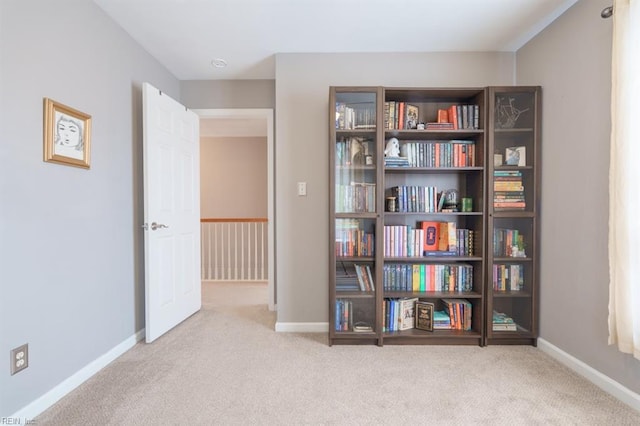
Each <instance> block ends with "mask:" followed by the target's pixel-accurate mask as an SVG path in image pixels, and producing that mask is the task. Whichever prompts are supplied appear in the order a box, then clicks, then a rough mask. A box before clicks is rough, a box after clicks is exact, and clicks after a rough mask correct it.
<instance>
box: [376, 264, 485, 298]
mask: <svg viewBox="0 0 640 426" xmlns="http://www.w3.org/2000/svg"><path fill="white" fill-rule="evenodd" d="M382 270H383V276H382V279H383V281H382V287H383V289H384V290H385V291H416V292H424V291H443V292H462V291H473V265H469V264H462V263H458V264H392V263H387V264H385V265H384V266H383V268H382Z"/></svg>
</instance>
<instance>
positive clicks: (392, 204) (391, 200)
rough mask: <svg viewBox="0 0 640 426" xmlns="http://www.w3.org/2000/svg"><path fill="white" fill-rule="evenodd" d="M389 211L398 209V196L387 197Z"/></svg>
mask: <svg viewBox="0 0 640 426" xmlns="http://www.w3.org/2000/svg"><path fill="white" fill-rule="evenodd" d="M387 211H388V212H392V213H393V212H395V211H396V197H387Z"/></svg>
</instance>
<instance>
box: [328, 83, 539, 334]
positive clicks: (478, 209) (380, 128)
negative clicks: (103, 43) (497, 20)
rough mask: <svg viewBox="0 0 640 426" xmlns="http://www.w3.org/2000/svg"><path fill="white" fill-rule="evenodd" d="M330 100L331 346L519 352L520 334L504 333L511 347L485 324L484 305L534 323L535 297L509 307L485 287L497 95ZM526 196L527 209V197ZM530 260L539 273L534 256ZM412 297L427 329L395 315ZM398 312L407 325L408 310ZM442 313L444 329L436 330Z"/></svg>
mask: <svg viewBox="0 0 640 426" xmlns="http://www.w3.org/2000/svg"><path fill="white" fill-rule="evenodd" d="M329 92H330V93H329V116H330V123H329V135H330V136H329V138H330V147H329V150H330V151H329V158H330V167H331V170H330V203H329V218H330V224H329V225H330V226H329V229H330V242H331V247H330V253H329V263H330V264H329V270H330V274H329V275H330V281H329V314H330V317H329V318H330V319H329V344H378V345H383V344H470V345H485V344H487V343H507V342H509V343H526V341H525V340H522V339H521V338H522V337H524V335H523V334H522V333H523V332H522V330H520V331H517V332H514V333H517V334H518V338H519V339H520V340H515V339H511V340H509V339H507V338H506V337H505V336H506V335H508V334H509V332H501V333H495V332H492V330H490V329H489V327H490V326H491V318H487V312H492V311H493V309H494V307H495V308H497V307H499V308H501V309H503V310H505V311H508V312H509V313H513V312H515V310H518V309H523V312H524V313H523V315H525V316H527V315H530V314H533V313H534V312H535V309H536V304H535V298H534V297H533V295H535V294H537V291H529V294H531V295H532V297H530V298H526V297H517V298H515V297H514V298H513V299H514V303H513V304H511V305H509V306H504V305H506V304H508V303H506V300H509V299H508V298H506V297H504V295H503V294H498V293H497V292H494V291H492V289H493V287H491V286H489V283H490V282H491V280H490V279H489V276H490V271H492V270H493V269H492V268H493V264H494V262H496V263H497V262H499V261H500V258H497V257H496V258H494V257H493V256H491V253H493V241H492V239H491V238H489V237H488V236H489V235H493V232H494V231H493V230H494V229H497V228H496V227H497V226H498V225H499V223H498V222H495V223H494V222H493V221H492V220H493V219H492V218H493V216H492V215H493V214H494V212H493V198H492V197H493V190H492V189H493V187H491V189H490V188H489V184H490V183H491V185H493V172H494V167H493V163H492V162H493V155H491V156H489V155H487V153H488V152H491V153H493V152H494V151H495V150H496V149H505V148H506V147H505V146H502V145H501V144H504V143H506V139H504V140H502V139H500V140H498V138H496V137H495V135H494V134H493V133H495V132H496V130H495V125H494V121H495V119H494V113H493V111H494V110H495V104H496V99H497V95H496V94H495V93H501V92H495V93H494V91H493V89H491V88H452V89H446V88H386V87H331V88H330V91H329ZM524 92H527V89H525V90H524ZM527 93H528V92H527ZM490 96H494V98H492V99H490V98H489V97H490ZM398 117H402V119H399V118H398ZM536 119H537V116H536ZM438 122H440V123H438ZM452 122H455V123H452ZM444 123H451V124H444ZM423 127H424V128H423ZM498 133H499V131H498ZM489 145H490V146H489ZM514 146H516V145H514ZM535 146H537V145H535ZM528 149H530V150H531V151H532V152H534V148H533V146H532V147H531V148H528ZM394 150H395V151H396V152H392V151H394ZM385 151H387V155H385ZM531 161H533V157H532V160H531ZM489 163H491V164H489ZM536 163H537V162H536ZM532 164H533V163H532ZM529 178H536V179H537V173H531V176H530V177H529ZM537 188H539V186H536V187H535V188H534V187H533V186H532V190H537ZM531 197H533V198H532V200H533V199H535V200H537V193H535V194H533V195H531ZM500 214H501V215H503V216H505V217H506V215H507V212H501V213H500ZM522 215H523V213H522V212H517V213H516V216H518V217H520V216H522ZM535 215H537V211H536V212H535V213H533V214H532V216H535ZM536 232H537V229H536ZM425 235H429V238H426V237H425ZM531 235H532V236H533V235H534V234H531ZM528 262H530V263H532V264H533V263H535V264H537V261H535V262H534V261H533V257H532V258H531V259H529V260H528ZM489 265H491V268H490V267H489ZM532 273H533V272H532ZM535 276H536V277H537V274H536V275H535ZM530 286H532V287H533V286H534V284H533V281H532V284H530ZM524 294H525V293H524V292H523V293H522V294H521V295H524ZM490 298H491V300H489V299H490ZM494 299H495V300H494ZM416 300H419V301H421V302H428V303H431V304H432V306H433V312H432V314H431V315H432V321H431V323H432V324H434V329H433V330H432V331H430V330H423V329H417V328H415V327H413V320H410V321H403V320H402V318H403V315H402V314H400V315H397V314H396V312H395V311H397V310H400V309H402V308H401V306H402V305H404V306H409V307H411V306H413V302H414V301H416ZM402 301H405V302H404V303H402ZM522 301H528V302H530V304H531V306H529V307H528V308H527V307H522V306H521V305H522ZM507 308H510V309H507ZM404 309H405V311H404V314H405V315H404V316H407V312H406V311H407V310H409V311H411V309H410V308H409V309H407V308H406V307H405V308H404ZM394 314H395V315H396V316H394ZM410 314H411V312H409V315H408V316H410ZM443 316H444V317H445V318H448V319H449V320H450V322H451V325H450V328H444V327H443V326H442V324H441V323H442V321H441V319H442V317H443ZM518 318H520V317H518ZM527 318H528V317H527ZM427 322H428V321H427ZM530 322H534V320H533V319H531V320H530ZM407 323H408V328H405V327H406V326H407V325H406V324H407ZM527 325H528V326H529V328H528V329H529V330H531V331H533V330H534V328H533V326H531V325H529V324H527ZM533 336H534V335H533V334H531V335H530V336H529V337H530V338H531V339H533V340H530V341H529V343H535V337H533Z"/></svg>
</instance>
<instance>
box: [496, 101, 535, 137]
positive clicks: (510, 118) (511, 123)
mask: <svg viewBox="0 0 640 426" xmlns="http://www.w3.org/2000/svg"><path fill="white" fill-rule="evenodd" d="M514 101H515V98H507V97H506V96H498V97H497V98H496V111H495V115H496V127H497V128H499V129H513V128H514V127H515V125H516V121H518V118H520V114H522V113H523V112H526V111H528V110H529V108H525V109H518V108H516V107H515V106H514V105H513V102H514Z"/></svg>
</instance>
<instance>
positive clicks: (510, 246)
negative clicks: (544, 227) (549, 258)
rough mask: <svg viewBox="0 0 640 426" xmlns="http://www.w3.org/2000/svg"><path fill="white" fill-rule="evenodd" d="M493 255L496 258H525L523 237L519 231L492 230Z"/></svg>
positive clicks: (506, 229)
mask: <svg viewBox="0 0 640 426" xmlns="http://www.w3.org/2000/svg"><path fill="white" fill-rule="evenodd" d="M493 255H494V256H496V257H526V253H525V248H524V235H522V233H521V232H520V230H519V229H508V228H495V229H494V230H493Z"/></svg>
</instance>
